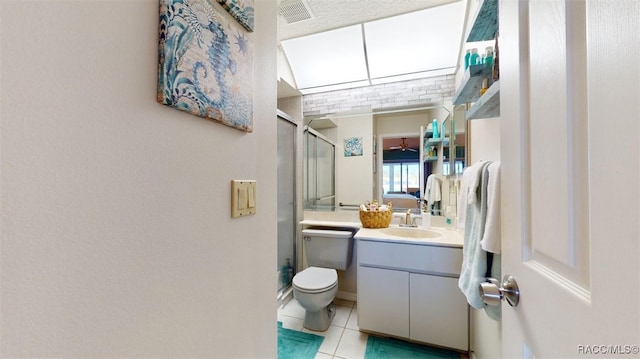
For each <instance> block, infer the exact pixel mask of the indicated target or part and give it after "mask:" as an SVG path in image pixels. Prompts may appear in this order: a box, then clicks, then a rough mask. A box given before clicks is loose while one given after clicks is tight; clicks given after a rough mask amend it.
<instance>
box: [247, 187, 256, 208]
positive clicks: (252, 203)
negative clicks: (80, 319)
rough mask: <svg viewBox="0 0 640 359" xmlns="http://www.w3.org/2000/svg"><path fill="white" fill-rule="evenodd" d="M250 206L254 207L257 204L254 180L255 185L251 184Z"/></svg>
mask: <svg viewBox="0 0 640 359" xmlns="http://www.w3.org/2000/svg"><path fill="white" fill-rule="evenodd" d="M248 190H249V208H254V207H255V206H256V183H255V182H253V185H249V188H248Z"/></svg>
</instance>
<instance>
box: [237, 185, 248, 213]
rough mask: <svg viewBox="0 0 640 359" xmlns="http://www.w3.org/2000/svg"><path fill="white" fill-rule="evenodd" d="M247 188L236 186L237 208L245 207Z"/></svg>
mask: <svg viewBox="0 0 640 359" xmlns="http://www.w3.org/2000/svg"><path fill="white" fill-rule="evenodd" d="M247 202H248V201H247V189H246V188H244V187H240V188H238V209H239V210H243V209H245V208H247Z"/></svg>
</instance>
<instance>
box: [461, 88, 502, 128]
mask: <svg viewBox="0 0 640 359" xmlns="http://www.w3.org/2000/svg"><path fill="white" fill-rule="evenodd" d="M498 116H500V80H498V81H496V82H494V83H493V85H491V87H489V89H488V90H487V92H485V93H484V95H482V96H481V97H480V98H479V99H478V101H476V102H475V103H474V104H473V105H472V106H471V108H470V109H469V111H468V112H467V120H473V119H478V118H490V117H498Z"/></svg>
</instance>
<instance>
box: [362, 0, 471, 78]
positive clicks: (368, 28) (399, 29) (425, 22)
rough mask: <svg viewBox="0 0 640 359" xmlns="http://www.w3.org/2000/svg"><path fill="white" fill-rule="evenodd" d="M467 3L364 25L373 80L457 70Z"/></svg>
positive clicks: (461, 2) (458, 3)
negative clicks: (442, 70)
mask: <svg viewBox="0 0 640 359" xmlns="http://www.w3.org/2000/svg"><path fill="white" fill-rule="evenodd" d="M464 16H465V6H464V2H463V1H459V2H456V3H453V4H449V5H442V6H438V7H434V8H430V9H426V10H422V11H417V12H413V13H409V14H405V15H400V16H395V17H391V18H387V19H383V20H378V21H373V22H368V23H365V24H364V33H365V40H366V46H367V57H368V60H369V72H370V75H371V78H372V79H373V78H381V77H387V76H396V75H400V74H408V73H416V72H423V71H432V70H437V69H444V68H450V67H455V66H456V65H457V63H458V53H459V49H460V44H461V41H462V29H463V23H464Z"/></svg>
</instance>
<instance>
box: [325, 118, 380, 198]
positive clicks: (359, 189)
mask: <svg viewBox="0 0 640 359" xmlns="http://www.w3.org/2000/svg"><path fill="white" fill-rule="evenodd" d="M334 121H335V122H336V123H337V138H336V204H338V203H340V202H342V203H345V204H360V203H364V202H366V201H370V200H372V199H373V124H372V122H373V120H372V116H371V115H370V114H364V115H358V116H355V115H354V116H349V117H342V118H336V119H334ZM349 137H362V148H363V153H362V156H355V157H345V156H344V140H345V138H349Z"/></svg>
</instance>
